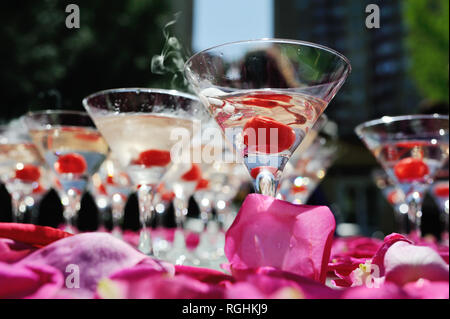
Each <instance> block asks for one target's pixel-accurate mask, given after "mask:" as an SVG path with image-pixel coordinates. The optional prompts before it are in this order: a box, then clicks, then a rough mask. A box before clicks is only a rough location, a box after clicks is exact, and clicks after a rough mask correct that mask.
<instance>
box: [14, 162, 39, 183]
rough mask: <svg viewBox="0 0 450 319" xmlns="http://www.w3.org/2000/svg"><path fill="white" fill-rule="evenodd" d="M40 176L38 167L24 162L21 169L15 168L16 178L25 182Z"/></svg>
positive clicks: (35, 179)
mask: <svg viewBox="0 0 450 319" xmlns="http://www.w3.org/2000/svg"><path fill="white" fill-rule="evenodd" d="M40 177H41V172H40V171H39V167H37V166H34V165H31V164H26V165H24V166H23V167H22V168H21V169H16V178H17V179H20V180H22V181H26V182H35V181H37V180H39V178H40Z"/></svg>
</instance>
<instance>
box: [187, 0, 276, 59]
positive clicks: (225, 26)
mask: <svg viewBox="0 0 450 319" xmlns="http://www.w3.org/2000/svg"><path fill="white" fill-rule="evenodd" d="M273 29H274V27H273V0H194V17H193V37H192V47H193V49H194V52H198V51H201V50H204V49H207V48H210V47H212V46H215V45H218V44H222V43H226V42H233V41H239V40H251V39H259V38H273V33H274V31H273Z"/></svg>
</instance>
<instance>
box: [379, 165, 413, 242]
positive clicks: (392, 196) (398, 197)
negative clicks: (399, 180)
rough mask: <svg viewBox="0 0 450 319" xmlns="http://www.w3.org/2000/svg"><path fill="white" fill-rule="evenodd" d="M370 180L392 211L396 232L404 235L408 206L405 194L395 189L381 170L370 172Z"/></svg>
mask: <svg viewBox="0 0 450 319" xmlns="http://www.w3.org/2000/svg"><path fill="white" fill-rule="evenodd" d="M372 179H373V181H374V182H375V185H376V186H377V187H378V188H379V189H380V190H381V193H382V194H383V196H384V197H385V198H386V200H387V201H388V203H389V204H390V205H391V206H392V208H393V209H394V214H395V221H396V224H397V232H398V233H400V234H406V233H407V231H406V221H405V215H407V214H408V205H407V204H406V202H405V194H403V192H402V190H401V189H398V188H396V187H395V184H394V183H393V182H392V180H391V179H390V178H389V176H388V175H387V174H386V171H385V170H383V169H376V170H374V171H373V172H372Z"/></svg>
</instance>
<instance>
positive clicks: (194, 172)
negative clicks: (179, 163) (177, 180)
mask: <svg viewBox="0 0 450 319" xmlns="http://www.w3.org/2000/svg"><path fill="white" fill-rule="evenodd" d="M201 177H202V171H201V170H200V167H199V166H198V165H197V164H192V167H191V169H190V170H189V171H188V172H186V173H185V174H184V175H183V176H181V179H182V180H184V181H188V182H192V181H196V180H199V179H200V178H201Z"/></svg>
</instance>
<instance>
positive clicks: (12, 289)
mask: <svg viewBox="0 0 450 319" xmlns="http://www.w3.org/2000/svg"><path fill="white" fill-rule="evenodd" d="M62 285H63V275H62V274H61V272H59V271H58V270H57V269H55V268H53V267H50V266H47V265H10V264H6V263H2V262H0V299H10V298H13V299H17V298H39V299H42V298H52V297H53V296H54V295H55V293H56V292H57V291H58V290H59V289H60V288H61V287H62Z"/></svg>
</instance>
